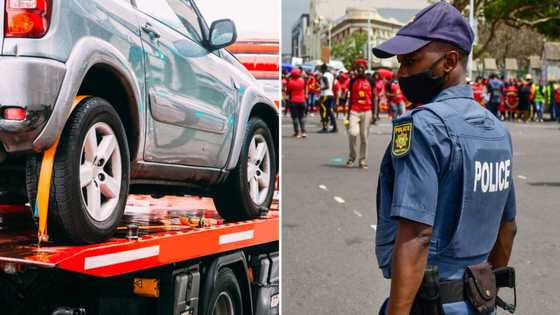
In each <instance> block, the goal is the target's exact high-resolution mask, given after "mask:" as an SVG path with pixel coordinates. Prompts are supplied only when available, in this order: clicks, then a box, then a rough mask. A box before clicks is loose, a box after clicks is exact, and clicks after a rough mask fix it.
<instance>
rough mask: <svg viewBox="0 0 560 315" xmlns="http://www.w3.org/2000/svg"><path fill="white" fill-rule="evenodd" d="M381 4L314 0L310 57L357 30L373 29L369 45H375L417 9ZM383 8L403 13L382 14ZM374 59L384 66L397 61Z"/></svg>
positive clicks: (391, 34) (318, 55) (310, 30)
mask: <svg viewBox="0 0 560 315" xmlns="http://www.w3.org/2000/svg"><path fill="white" fill-rule="evenodd" d="M377 7H378V4H377V3H376V1H364V0H339V1H337V0H311V1H310V7H309V27H308V35H307V36H306V38H305V41H306V42H307V46H308V55H309V60H316V59H320V58H321V49H322V47H332V46H333V45H334V44H335V43H336V42H339V41H341V40H344V39H345V38H346V37H348V36H350V35H351V34H352V33H353V32H357V31H360V32H368V29H369V30H370V31H369V35H370V38H369V39H370V44H369V47H374V46H375V45H377V44H378V43H381V42H382V41H384V40H386V39H388V38H391V37H392V36H393V35H394V34H395V33H396V32H397V31H398V30H399V29H400V28H401V27H402V26H403V25H404V24H405V23H406V22H407V21H408V20H410V19H411V18H412V16H413V15H414V14H415V12H417V10H412V9H390V10H389V9H377ZM381 10H385V11H386V13H388V15H389V16H392V15H399V18H400V20H397V19H394V18H387V17H384V16H382V15H381V14H380V13H379V12H380V11H381ZM403 13H404V14H403ZM403 16H404V18H403ZM372 61H373V62H374V63H378V64H380V65H383V66H390V65H392V64H393V63H394V60H390V61H387V60H383V61H381V60H378V59H375V58H373V59H372ZM381 63H383V64H381Z"/></svg>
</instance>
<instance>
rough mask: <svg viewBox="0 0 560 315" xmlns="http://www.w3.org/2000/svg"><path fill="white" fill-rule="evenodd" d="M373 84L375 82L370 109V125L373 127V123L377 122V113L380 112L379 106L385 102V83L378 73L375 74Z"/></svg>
mask: <svg viewBox="0 0 560 315" xmlns="http://www.w3.org/2000/svg"><path fill="white" fill-rule="evenodd" d="M373 78H374V82H375V89H374V92H375V95H374V98H373V108H372V111H371V112H372V117H371V123H372V125H375V123H376V122H377V121H378V120H379V113H380V112H381V104H384V103H385V102H386V97H385V81H384V80H383V78H382V77H381V74H380V73H379V72H376V73H375V75H374V77H373Z"/></svg>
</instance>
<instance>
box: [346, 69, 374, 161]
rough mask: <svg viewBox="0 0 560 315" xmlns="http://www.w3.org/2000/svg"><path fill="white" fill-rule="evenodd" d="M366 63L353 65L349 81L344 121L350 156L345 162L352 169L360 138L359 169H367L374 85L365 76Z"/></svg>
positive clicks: (371, 80)
mask: <svg viewBox="0 0 560 315" xmlns="http://www.w3.org/2000/svg"><path fill="white" fill-rule="evenodd" d="M367 65H368V61H367V60H364V59H358V60H356V62H355V63H354V69H355V71H356V77H355V78H353V79H351V80H350V84H349V87H348V92H349V93H350V98H349V99H350V102H349V104H350V105H349V107H348V113H347V116H346V120H347V122H348V138H349V142H350V156H349V157H348V161H347V162H346V166H347V167H352V166H353V165H354V162H355V161H356V157H357V156H356V155H357V154H356V146H357V142H358V141H357V140H358V135H359V136H360V160H359V166H360V168H363V169H367V168H368V166H367V141H368V133H369V126H370V122H371V114H372V110H371V109H372V106H373V99H374V95H375V92H374V88H375V83H374V82H373V79H371V78H368V77H367V76H366V68H367Z"/></svg>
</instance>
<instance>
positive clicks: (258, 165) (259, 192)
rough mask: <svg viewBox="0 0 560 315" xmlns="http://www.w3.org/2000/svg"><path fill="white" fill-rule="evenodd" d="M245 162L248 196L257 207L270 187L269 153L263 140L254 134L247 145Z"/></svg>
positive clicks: (260, 136) (262, 201)
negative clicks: (247, 152) (247, 151)
mask: <svg viewBox="0 0 560 315" xmlns="http://www.w3.org/2000/svg"><path fill="white" fill-rule="evenodd" d="M248 157H249V158H248V160H247V181H248V183H249V195H250V196H251V200H253V202H254V203H255V204H257V205H261V204H263V203H264V201H265V200H266V197H267V195H268V190H269V186H270V176H271V174H270V152H269V150H268V145H267V143H266V140H265V138H264V137H263V136H262V135H260V134H256V135H254V136H253V138H252V139H251V143H250V144H249V154H248Z"/></svg>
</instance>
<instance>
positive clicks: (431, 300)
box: [410, 266, 445, 315]
mask: <svg viewBox="0 0 560 315" xmlns="http://www.w3.org/2000/svg"><path fill="white" fill-rule="evenodd" d="M439 289H440V285H439V271H438V268H437V266H428V267H427V268H426V271H425V272H424V278H423V279H422V285H421V286H420V289H419V290H418V294H417V295H416V298H415V299H414V304H413V305H412V310H411V312H410V315H445V313H444V312H443V306H442V304H441V297H440V291H439Z"/></svg>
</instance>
